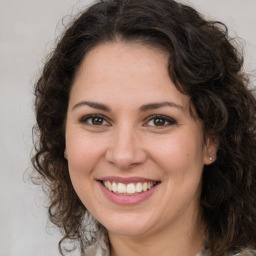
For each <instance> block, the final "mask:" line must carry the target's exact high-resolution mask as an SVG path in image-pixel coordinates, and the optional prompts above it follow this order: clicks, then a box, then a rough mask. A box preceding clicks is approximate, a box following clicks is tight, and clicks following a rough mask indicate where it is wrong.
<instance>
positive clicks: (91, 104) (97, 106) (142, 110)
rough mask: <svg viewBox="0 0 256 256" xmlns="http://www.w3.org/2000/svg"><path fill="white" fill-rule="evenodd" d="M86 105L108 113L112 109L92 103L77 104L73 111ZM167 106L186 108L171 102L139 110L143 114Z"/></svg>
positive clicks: (151, 105) (150, 104) (143, 107)
mask: <svg viewBox="0 0 256 256" xmlns="http://www.w3.org/2000/svg"><path fill="white" fill-rule="evenodd" d="M84 105H85V106H89V107H91V108H94V109H98V110H103V111H106V112H111V109H110V108H109V107H108V106H107V105H105V104H102V103H97V102H92V101H81V102H78V103H77V104H75V105H74V106H73V108H72V110H74V109H76V108H78V107H81V106H84ZM166 106H169V107H174V108H178V109H180V110H184V108H183V107H182V106H181V105H179V104H176V103H174V102H170V101H165V102H154V103H149V104H145V105H142V106H141V107H140V108H139V110H140V111H141V112H146V111H149V110H153V109H158V108H162V107H166Z"/></svg>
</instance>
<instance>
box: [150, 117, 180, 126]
mask: <svg viewBox="0 0 256 256" xmlns="http://www.w3.org/2000/svg"><path fill="white" fill-rule="evenodd" d="M157 119H159V120H161V121H164V125H159V126H158V125H155V124H154V125H149V124H148V123H149V122H150V121H154V120H155V121H156V120H157ZM166 123H168V124H166ZM174 124H177V122H176V121H175V120H174V119H172V118H170V117H168V116H164V115H153V116H151V117H150V118H148V119H147V122H146V124H145V126H153V127H157V128H163V127H167V126H170V125H174Z"/></svg>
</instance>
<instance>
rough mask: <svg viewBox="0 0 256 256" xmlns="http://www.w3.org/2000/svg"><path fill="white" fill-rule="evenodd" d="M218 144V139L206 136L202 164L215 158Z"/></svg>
mask: <svg viewBox="0 0 256 256" xmlns="http://www.w3.org/2000/svg"><path fill="white" fill-rule="evenodd" d="M218 146H219V141H218V139H217V138H216V137H210V136H209V137H207V138H206V142H205V149H204V164H205V165H210V164H212V163H213V162H214V161H216V158H217V150H218Z"/></svg>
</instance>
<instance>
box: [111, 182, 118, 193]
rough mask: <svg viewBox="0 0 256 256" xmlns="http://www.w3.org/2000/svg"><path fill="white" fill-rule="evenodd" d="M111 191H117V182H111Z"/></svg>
mask: <svg viewBox="0 0 256 256" xmlns="http://www.w3.org/2000/svg"><path fill="white" fill-rule="evenodd" d="M112 191H113V192H117V184H116V183H115V182H113V183H112Z"/></svg>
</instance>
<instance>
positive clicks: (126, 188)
mask: <svg viewBox="0 0 256 256" xmlns="http://www.w3.org/2000/svg"><path fill="white" fill-rule="evenodd" d="M103 184H104V186H105V187H106V188H107V189H108V190H110V191H112V192H114V193H116V194H124V195H134V194H136V193H141V192H145V191H147V190H149V189H151V188H152V187H153V186H154V185H155V184H156V182H143V183H141V182H138V183H129V184H127V185H125V184H123V183H116V182H110V181H104V182H103Z"/></svg>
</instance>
